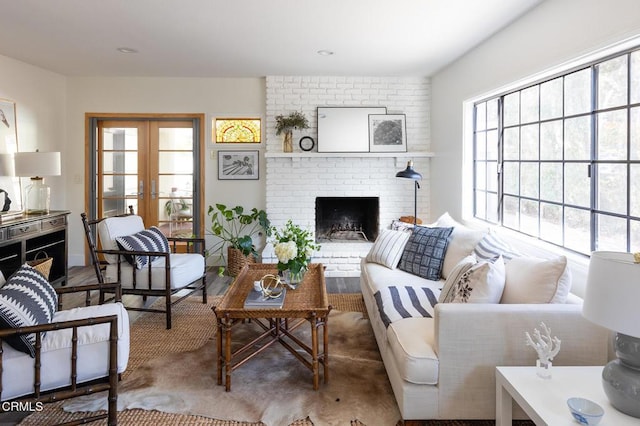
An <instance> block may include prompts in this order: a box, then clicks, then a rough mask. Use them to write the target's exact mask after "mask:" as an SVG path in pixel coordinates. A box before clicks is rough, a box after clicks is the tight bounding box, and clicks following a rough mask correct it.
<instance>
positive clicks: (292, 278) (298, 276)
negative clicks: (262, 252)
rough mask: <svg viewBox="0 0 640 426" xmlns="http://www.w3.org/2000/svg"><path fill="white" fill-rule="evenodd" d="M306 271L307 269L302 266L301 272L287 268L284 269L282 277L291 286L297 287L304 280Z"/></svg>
mask: <svg viewBox="0 0 640 426" xmlns="http://www.w3.org/2000/svg"><path fill="white" fill-rule="evenodd" d="M306 273H307V270H306V269H305V268H302V269H301V270H300V272H293V271H292V270H290V269H285V270H284V271H282V278H283V279H284V282H285V283H287V285H288V286H289V287H290V288H294V289H295V288H296V287H297V286H298V285H300V283H301V282H302V280H304V274H306Z"/></svg>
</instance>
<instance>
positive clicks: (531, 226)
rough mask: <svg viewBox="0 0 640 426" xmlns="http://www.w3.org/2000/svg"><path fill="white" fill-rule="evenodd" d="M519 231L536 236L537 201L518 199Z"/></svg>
mask: <svg viewBox="0 0 640 426" xmlns="http://www.w3.org/2000/svg"><path fill="white" fill-rule="evenodd" d="M520 232H524V233H525V234H529V235H533V236H534V237H537V236H538V202H537V201H531V200H521V201H520Z"/></svg>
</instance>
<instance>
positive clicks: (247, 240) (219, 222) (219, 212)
mask: <svg viewBox="0 0 640 426" xmlns="http://www.w3.org/2000/svg"><path fill="white" fill-rule="evenodd" d="M207 214H208V215H209V216H210V217H211V227H210V231H211V234H213V235H214V236H215V237H217V238H218V240H217V241H216V242H215V244H214V245H213V246H212V247H210V248H209V249H207V255H209V256H210V255H211V254H212V253H215V252H218V253H219V256H220V258H221V259H222V260H223V262H224V260H225V248H226V249H227V262H226V263H227V266H228V270H229V275H231V276H236V275H237V274H238V272H239V271H240V269H242V267H243V266H244V265H245V264H247V263H255V261H256V257H257V256H258V252H257V251H256V247H255V245H254V244H253V236H255V235H262V234H261V233H262V232H264V233H265V234H266V235H267V236H269V235H271V223H270V222H269V219H268V218H267V213H266V212H265V211H264V210H258V209H256V208H255V207H254V208H252V209H251V210H250V211H248V212H245V210H244V207H242V206H235V207H232V208H227V206H226V205H224V204H216V205H215V207H213V206H209V211H208V212H207ZM224 270H225V268H224V266H221V267H220V268H218V275H222V274H223V273H224Z"/></svg>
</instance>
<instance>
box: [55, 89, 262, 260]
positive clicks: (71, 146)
mask: <svg viewBox="0 0 640 426" xmlns="http://www.w3.org/2000/svg"><path fill="white" fill-rule="evenodd" d="M67 86H68V90H67V103H66V106H67V112H68V113H67V115H66V120H67V121H66V123H67V135H68V140H67V146H68V149H67V151H66V152H65V153H64V154H63V157H65V158H74V159H77V161H68V164H67V167H66V168H65V170H64V173H65V175H66V177H67V182H66V188H67V198H66V200H65V204H64V205H63V206H61V207H65V208H67V209H69V210H71V211H72V213H71V216H70V221H69V222H70V227H69V228H70V229H69V233H70V243H69V265H83V264H84V246H85V241H84V240H85V237H84V232H83V230H82V223H81V221H80V213H81V212H82V211H83V210H84V206H85V203H84V197H85V187H84V167H85V162H84V155H85V153H84V138H85V133H84V132H85V128H84V125H85V123H84V117H85V113H86V112H102V113H204V114H206V121H207V122H206V123H205V141H206V152H205V176H206V181H205V182H204V187H205V200H204V202H203V206H204V208H205V227H206V226H207V225H208V223H209V221H208V216H206V209H207V208H208V206H209V205H210V204H214V203H223V204H227V205H234V206H235V205H243V206H245V207H248V208H251V207H257V208H260V209H262V208H265V196H264V188H265V185H264V173H261V175H260V179H259V180H251V181H219V180H218V178H217V175H218V174H217V173H218V172H217V163H216V159H214V158H215V157H214V156H216V155H217V150H218V149H220V147H219V146H215V145H214V144H213V143H212V142H211V118H212V117H215V116H233V115H236V116H243V117H244V116H249V115H251V116H254V115H255V116H258V117H262V118H264V116H265V112H264V109H265V82H264V79H263V78H135V77H122V78H100V77H91V78H89V77H82V78H80V77H69V78H68V80H67ZM264 125H265V124H264V122H263V126H264ZM264 147H265V143H261V144H260V145H259V146H256V145H247V144H238V145H235V144H234V146H233V147H232V149H259V150H260V153H261V154H260V155H261V159H260V164H264V157H262V156H263V153H264ZM223 149H229V147H228V146H225V147H223Z"/></svg>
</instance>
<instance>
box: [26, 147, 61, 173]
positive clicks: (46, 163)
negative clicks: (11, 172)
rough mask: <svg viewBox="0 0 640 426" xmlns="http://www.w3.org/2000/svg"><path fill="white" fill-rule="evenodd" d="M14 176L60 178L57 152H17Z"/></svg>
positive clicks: (58, 154)
mask: <svg viewBox="0 0 640 426" xmlns="http://www.w3.org/2000/svg"><path fill="white" fill-rule="evenodd" d="M15 165H16V175H17V176H21V177H34V176H60V174H61V170H60V168H61V166H60V153H59V152H40V151H36V152H17V153H16V154H15Z"/></svg>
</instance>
